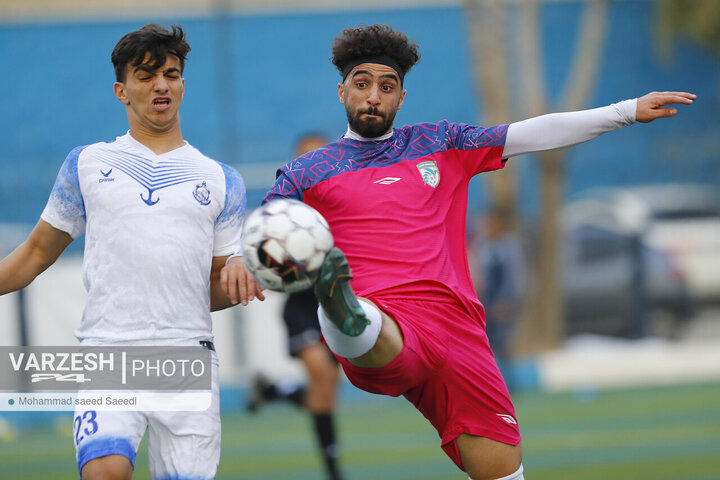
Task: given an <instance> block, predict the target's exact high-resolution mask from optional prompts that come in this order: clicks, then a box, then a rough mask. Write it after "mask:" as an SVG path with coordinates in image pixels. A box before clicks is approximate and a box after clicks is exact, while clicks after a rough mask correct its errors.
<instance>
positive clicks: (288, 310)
mask: <svg viewBox="0 0 720 480" xmlns="http://www.w3.org/2000/svg"><path fill="white" fill-rule="evenodd" d="M317 309H318V302H317V299H316V298H315V294H314V293H313V291H312V289H308V290H303V291H302V292H297V293H291V294H290V295H288V299H287V301H286V302H285V308H284V309H283V320H284V321H285V325H286V326H287V330H288V347H289V349H290V355H291V356H293V357H297V356H298V354H299V353H300V351H301V350H302V349H303V348H305V347H307V346H308V345H315V344H318V343H321V340H320V338H321V335H320V324H319V323H318V319H317Z"/></svg>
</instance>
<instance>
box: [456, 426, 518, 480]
mask: <svg viewBox="0 0 720 480" xmlns="http://www.w3.org/2000/svg"><path fill="white" fill-rule="evenodd" d="M456 442H457V446H458V450H459V452H460V459H461V461H462V464H463V468H464V469H465V471H466V472H467V474H468V476H469V477H470V478H471V479H472V480H500V479H502V480H506V479H507V480H519V479H521V478H522V477H514V474H516V473H517V472H518V470H519V469H520V466H521V465H522V449H521V447H520V445H508V444H505V443H501V442H497V441H495V440H491V439H489V438H485V437H476V436H472V435H468V434H462V435H460V436H459V437H458V438H457V440H456Z"/></svg>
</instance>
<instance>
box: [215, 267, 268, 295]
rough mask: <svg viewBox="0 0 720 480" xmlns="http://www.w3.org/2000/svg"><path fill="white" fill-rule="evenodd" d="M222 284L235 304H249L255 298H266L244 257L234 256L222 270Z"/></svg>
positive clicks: (224, 290) (226, 293)
mask: <svg viewBox="0 0 720 480" xmlns="http://www.w3.org/2000/svg"><path fill="white" fill-rule="evenodd" d="M220 286H221V287H222V290H223V292H225V295H227V296H228V298H229V299H230V302H232V304H233V305H237V304H238V303H241V304H242V305H247V304H248V302H251V301H252V300H254V299H256V298H257V299H258V300H260V301H262V300H265V295H264V294H263V292H262V290H263V289H262V287H260V285H259V284H258V283H257V281H256V280H255V277H253V276H252V274H251V273H250V271H249V270H248V269H247V267H246V266H245V262H244V261H243V258H242V257H233V258H231V259H230V260H229V261H228V262H227V265H225V266H224V267H223V268H222V270H221V271H220Z"/></svg>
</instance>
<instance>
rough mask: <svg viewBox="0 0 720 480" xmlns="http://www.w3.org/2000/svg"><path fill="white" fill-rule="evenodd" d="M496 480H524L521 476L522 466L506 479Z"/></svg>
mask: <svg viewBox="0 0 720 480" xmlns="http://www.w3.org/2000/svg"><path fill="white" fill-rule="evenodd" d="M468 480H472V478H470V477H468ZM497 480H525V477H524V476H523V466H522V465H520V468H518V469H517V470H516V471H515V473H511V474H510V475H508V476H506V477H502V478H498V479H497Z"/></svg>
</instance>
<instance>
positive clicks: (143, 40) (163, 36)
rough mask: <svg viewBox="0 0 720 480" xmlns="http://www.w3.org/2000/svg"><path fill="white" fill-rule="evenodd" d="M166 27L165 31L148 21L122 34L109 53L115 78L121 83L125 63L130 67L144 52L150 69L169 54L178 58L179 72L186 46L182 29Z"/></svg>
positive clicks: (188, 47) (135, 63) (143, 57)
mask: <svg viewBox="0 0 720 480" xmlns="http://www.w3.org/2000/svg"><path fill="white" fill-rule="evenodd" d="M170 28H171V30H168V29H165V28H164V27H163V26H162V25H158V24H157V23H148V24H147V25H145V26H144V27H142V28H141V29H139V30H136V31H134V32H130V33H128V34H127V35H125V36H124V37H122V38H121V39H120V41H118V43H117V45H115V49H114V50H113V52H112V55H111V56H110V59H111V60H112V64H113V67H114V68H115V79H116V80H117V81H118V82H124V81H125V68H126V67H127V65H128V64H130V65H132V66H133V67H137V66H139V65H141V64H142V63H143V61H144V60H145V54H146V53H148V52H149V53H150V58H149V59H148V62H147V63H148V66H149V67H150V68H152V69H158V68H160V67H162V66H163V65H164V64H165V59H166V57H167V55H168V54H170V55H175V56H176V57H178V58H179V59H180V73H182V72H183V70H184V69H185V59H186V58H187V54H188V52H189V51H190V45H189V44H188V42H187V40H185V32H184V31H183V29H182V27H181V26H179V25H171V26H170Z"/></svg>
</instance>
